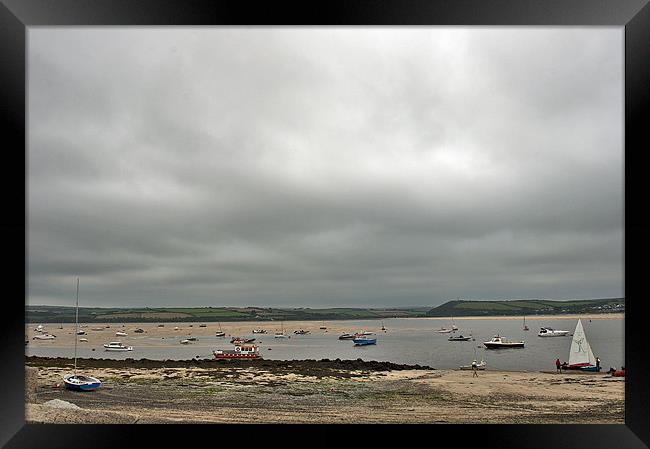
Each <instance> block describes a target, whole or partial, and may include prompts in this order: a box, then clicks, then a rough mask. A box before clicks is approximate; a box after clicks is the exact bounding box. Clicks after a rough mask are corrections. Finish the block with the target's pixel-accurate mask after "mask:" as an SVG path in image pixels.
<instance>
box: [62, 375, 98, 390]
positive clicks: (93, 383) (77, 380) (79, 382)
mask: <svg viewBox="0 0 650 449" xmlns="http://www.w3.org/2000/svg"><path fill="white" fill-rule="evenodd" d="M63 383H64V384H65V388H67V389H68V390H72V391H93V390H96V389H98V388H99V387H101V386H102V382H101V381H100V380H99V379H95V378H94V377H90V376H81V375H78V374H71V375H69V376H65V377H64V378H63Z"/></svg>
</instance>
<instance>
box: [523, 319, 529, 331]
mask: <svg viewBox="0 0 650 449" xmlns="http://www.w3.org/2000/svg"><path fill="white" fill-rule="evenodd" d="M522 329H523V330H525V331H529V330H530V329H529V328H528V326H527V325H526V315H524V327H522Z"/></svg>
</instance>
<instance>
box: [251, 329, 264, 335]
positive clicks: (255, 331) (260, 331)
mask: <svg viewBox="0 0 650 449" xmlns="http://www.w3.org/2000/svg"><path fill="white" fill-rule="evenodd" d="M253 333H254V334H266V331H265V330H264V329H253Z"/></svg>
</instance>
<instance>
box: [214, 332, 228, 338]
mask: <svg viewBox="0 0 650 449" xmlns="http://www.w3.org/2000/svg"><path fill="white" fill-rule="evenodd" d="M214 336H215V337H225V336H226V333H225V332H224V331H217V333H216V334H215V335H214Z"/></svg>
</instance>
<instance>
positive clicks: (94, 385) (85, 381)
mask: <svg viewBox="0 0 650 449" xmlns="http://www.w3.org/2000/svg"><path fill="white" fill-rule="evenodd" d="M75 323H76V332H75V336H74V372H73V373H72V374H68V375H67V376H64V377H63V383H64V384H65V387H66V388H67V389H68V390H73V391H93V390H96V389H98V388H99V387H100V386H101V385H102V382H101V381H100V380H99V379H96V378H94V377H90V376H82V375H81V374H77V339H78V338H79V337H78V332H79V278H77V312H76V314H75Z"/></svg>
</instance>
